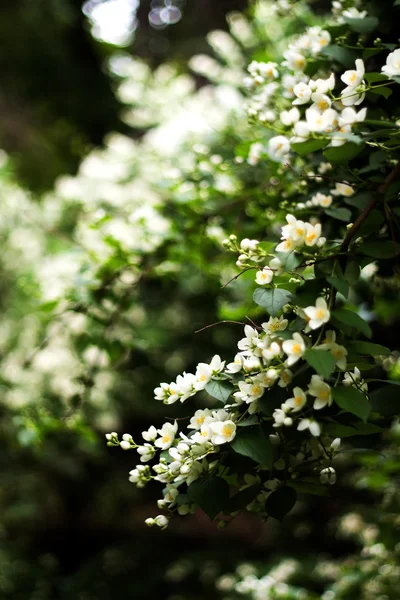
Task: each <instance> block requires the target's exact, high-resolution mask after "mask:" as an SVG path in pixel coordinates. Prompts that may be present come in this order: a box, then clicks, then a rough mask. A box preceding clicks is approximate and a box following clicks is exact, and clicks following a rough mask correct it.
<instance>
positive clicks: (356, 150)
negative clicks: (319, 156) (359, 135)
mask: <svg viewBox="0 0 400 600" xmlns="http://www.w3.org/2000/svg"><path fill="white" fill-rule="evenodd" d="M363 149H364V144H354V143H353V142H349V143H348V144H344V145H343V146H335V147H333V148H328V149H327V150H325V152H324V156H325V158H326V159H327V160H329V161H330V162H333V163H336V164H341V163H347V162H348V161H349V160H352V159H353V158H355V157H356V156H358V155H359V154H360V152H361V151H362V150H363Z"/></svg>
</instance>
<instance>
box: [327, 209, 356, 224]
mask: <svg viewBox="0 0 400 600" xmlns="http://www.w3.org/2000/svg"><path fill="white" fill-rule="evenodd" d="M325 212H326V214H327V215H329V216H330V217H333V218H334V219H338V221H345V222H346V223H350V222H351V210H350V209H349V208H344V207H343V206H334V207H333V208H327V209H326V210H325Z"/></svg>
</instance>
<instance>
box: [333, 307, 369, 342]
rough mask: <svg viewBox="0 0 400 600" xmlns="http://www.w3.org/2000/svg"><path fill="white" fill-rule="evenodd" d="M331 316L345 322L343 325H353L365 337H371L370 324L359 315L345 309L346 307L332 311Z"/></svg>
mask: <svg viewBox="0 0 400 600" xmlns="http://www.w3.org/2000/svg"><path fill="white" fill-rule="evenodd" d="M332 315H333V317H334V318H335V319H336V320H337V321H340V322H341V323H345V325H349V326H350V327H355V328H356V329H358V330H359V331H361V333H363V334H364V335H365V337H371V336H372V331H371V328H370V326H369V325H368V323H367V322H366V321H364V319H362V318H361V317H360V315H358V314H357V313H355V312H353V311H351V310H347V309H346V308H339V309H338V310H335V311H334V312H333V313H332Z"/></svg>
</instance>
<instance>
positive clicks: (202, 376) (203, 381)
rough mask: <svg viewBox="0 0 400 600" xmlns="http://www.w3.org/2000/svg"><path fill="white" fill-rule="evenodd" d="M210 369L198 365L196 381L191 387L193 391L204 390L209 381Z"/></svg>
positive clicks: (200, 364)
mask: <svg viewBox="0 0 400 600" xmlns="http://www.w3.org/2000/svg"><path fill="white" fill-rule="evenodd" d="M211 377H212V369H211V367H210V365H207V364H206V363H199V364H198V365H197V368H196V381H195V383H194V385H193V387H194V389H195V390H204V388H205V387H206V385H207V383H208V382H209V381H210V380H211Z"/></svg>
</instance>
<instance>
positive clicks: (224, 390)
mask: <svg viewBox="0 0 400 600" xmlns="http://www.w3.org/2000/svg"><path fill="white" fill-rule="evenodd" d="M205 390H206V392H207V394H210V396H212V397H213V398H215V399H216V400H219V401H220V402H223V403H224V404H225V402H226V401H227V400H228V398H229V396H230V395H231V394H232V392H233V390H234V388H233V386H232V385H231V384H230V383H228V382H227V381H223V380H218V379H211V381H209V382H208V383H207V385H206V387H205Z"/></svg>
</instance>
